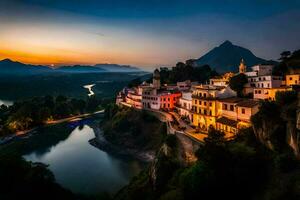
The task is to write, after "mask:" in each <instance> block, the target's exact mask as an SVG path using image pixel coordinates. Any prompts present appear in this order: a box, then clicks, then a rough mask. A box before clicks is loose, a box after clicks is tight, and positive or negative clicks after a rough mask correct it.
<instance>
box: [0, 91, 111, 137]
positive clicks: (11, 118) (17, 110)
mask: <svg viewBox="0 0 300 200" xmlns="http://www.w3.org/2000/svg"><path fill="white" fill-rule="evenodd" d="M106 102H107V100H103V99H100V98H97V97H96V96H92V97H90V98H87V100H86V101H84V100H82V99H74V98H72V99H69V98H67V97H65V96H57V97H56V98H55V97H52V96H45V97H35V98H33V99H29V100H25V101H21V102H16V103H14V104H13V105H12V106H10V107H6V106H3V105H2V106H1V107H0V135H6V134H9V133H14V132H16V131H22V130H28V129H30V128H32V127H35V126H39V125H42V124H44V123H45V122H46V121H47V120H57V119H62V118H65V117H70V116H72V115H78V114H83V113H89V112H94V111H96V110H99V109H101V108H102V107H101V106H102V105H103V104H105V103H106ZM1 127H2V128H1Z"/></svg>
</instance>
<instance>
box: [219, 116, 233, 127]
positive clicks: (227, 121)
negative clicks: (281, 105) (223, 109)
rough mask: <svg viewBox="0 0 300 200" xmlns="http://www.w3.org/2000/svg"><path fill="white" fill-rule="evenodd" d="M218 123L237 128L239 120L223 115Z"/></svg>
mask: <svg viewBox="0 0 300 200" xmlns="http://www.w3.org/2000/svg"><path fill="white" fill-rule="evenodd" d="M217 123H221V124H225V125H227V126H231V127H235V128H236V126H237V123H238V122H237V121H235V120H232V119H228V118H226V117H221V118H219V119H217Z"/></svg>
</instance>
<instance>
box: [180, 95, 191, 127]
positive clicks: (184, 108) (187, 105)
mask: <svg viewBox="0 0 300 200" xmlns="http://www.w3.org/2000/svg"><path fill="white" fill-rule="evenodd" d="M177 109H178V113H179V115H180V116H182V117H186V118H188V119H189V121H190V122H192V120H193V115H192V92H183V93H182V96H181V97H180V99H179V103H178V106H177Z"/></svg>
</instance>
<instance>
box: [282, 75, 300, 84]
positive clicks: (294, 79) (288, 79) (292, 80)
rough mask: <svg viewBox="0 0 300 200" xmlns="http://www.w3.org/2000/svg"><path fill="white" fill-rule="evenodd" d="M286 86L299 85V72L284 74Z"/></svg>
mask: <svg viewBox="0 0 300 200" xmlns="http://www.w3.org/2000/svg"><path fill="white" fill-rule="evenodd" d="M285 83H286V85H287V86H292V85H300V74H288V75H286V76H285Z"/></svg>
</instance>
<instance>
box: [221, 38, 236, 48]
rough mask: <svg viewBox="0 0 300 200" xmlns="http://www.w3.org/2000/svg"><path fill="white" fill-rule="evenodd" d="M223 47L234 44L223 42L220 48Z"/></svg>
mask: <svg viewBox="0 0 300 200" xmlns="http://www.w3.org/2000/svg"><path fill="white" fill-rule="evenodd" d="M221 46H233V44H232V42H230V41H229V40H226V41H225V42H223V43H222V44H221V45H220V47H221Z"/></svg>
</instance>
